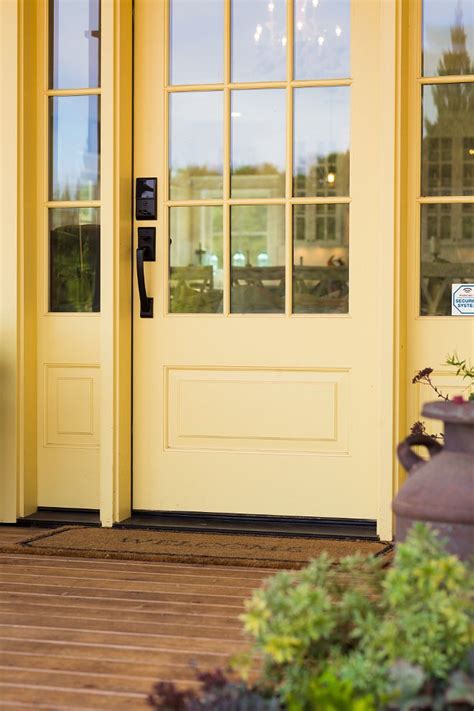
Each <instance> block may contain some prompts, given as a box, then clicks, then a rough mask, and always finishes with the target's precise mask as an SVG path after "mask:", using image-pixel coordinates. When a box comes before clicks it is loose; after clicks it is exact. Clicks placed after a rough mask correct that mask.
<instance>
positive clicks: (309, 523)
mask: <svg viewBox="0 0 474 711" xmlns="http://www.w3.org/2000/svg"><path fill="white" fill-rule="evenodd" d="M114 528H142V529H155V530H161V531H186V532H187V533H192V532H196V533H199V532H201V533H202V532H204V531H205V532H206V533H228V534H242V535H253V536H255V535H258V536H286V537H302V538H340V539H346V540H358V539H364V540H370V541H378V540H379V537H378V535H377V522H376V521H374V520H372V519H347V518H312V517H308V516H267V515H249V514H216V513H197V512H194V511H186V512H181V511H134V512H133V514H132V515H131V516H130V518H127V519H125V520H124V521H120V523H115V524H114Z"/></svg>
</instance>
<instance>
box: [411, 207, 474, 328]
mask: <svg viewBox="0 0 474 711" xmlns="http://www.w3.org/2000/svg"><path fill="white" fill-rule="evenodd" d="M472 282H474V204H468V203H465V204H459V203H456V204H447V203H445V204H432V205H422V206H421V284H420V302H421V315H422V316H449V315H450V314H451V285H452V284H462V283H472Z"/></svg>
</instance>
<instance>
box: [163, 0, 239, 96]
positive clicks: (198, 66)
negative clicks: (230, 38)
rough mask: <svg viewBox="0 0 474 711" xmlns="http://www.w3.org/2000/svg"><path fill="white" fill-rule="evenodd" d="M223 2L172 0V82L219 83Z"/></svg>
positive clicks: (221, 72) (222, 34)
mask: <svg viewBox="0 0 474 711" xmlns="http://www.w3.org/2000/svg"><path fill="white" fill-rule="evenodd" d="M154 1H155V2H156V0H154ZM226 1H227V0H199V2H198V1H197V0H171V2H170V83H171V84H218V83H219V82H222V80H223V61H224V2H226Z"/></svg>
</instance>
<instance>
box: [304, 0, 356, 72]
mask: <svg viewBox="0 0 474 711" xmlns="http://www.w3.org/2000/svg"><path fill="white" fill-rule="evenodd" d="M350 5H351V3H350V0H295V10H294V11H295V16H294V28H295V79H342V78H345V77H349V76H350V14H351V13H350Z"/></svg>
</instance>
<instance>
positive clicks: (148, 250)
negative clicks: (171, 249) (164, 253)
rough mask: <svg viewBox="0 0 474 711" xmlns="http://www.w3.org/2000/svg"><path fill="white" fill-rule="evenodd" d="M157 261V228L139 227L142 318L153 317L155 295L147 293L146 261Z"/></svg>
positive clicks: (138, 264)
mask: <svg viewBox="0 0 474 711" xmlns="http://www.w3.org/2000/svg"><path fill="white" fill-rule="evenodd" d="M154 261H155V228H154V227H139V228H138V247H137V281H138V293H139V295H140V318H153V297H152V296H148V294H147V293H146V284H145V267H144V264H145V262H154Z"/></svg>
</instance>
